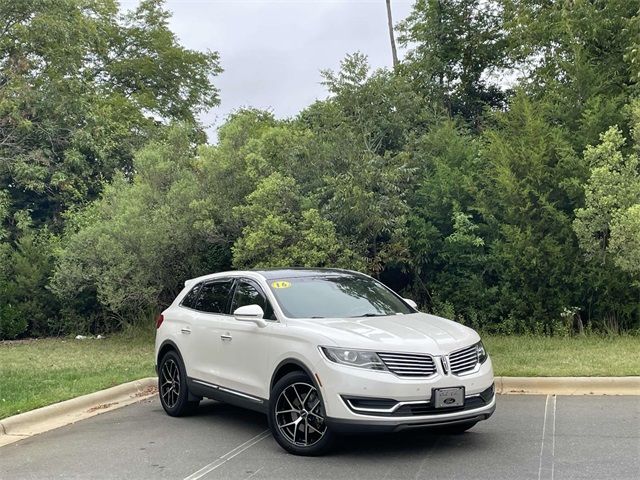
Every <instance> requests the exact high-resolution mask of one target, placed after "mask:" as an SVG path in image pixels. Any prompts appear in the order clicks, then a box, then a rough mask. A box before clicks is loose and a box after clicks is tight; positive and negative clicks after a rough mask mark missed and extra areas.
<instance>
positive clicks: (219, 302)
mask: <svg viewBox="0 0 640 480" xmlns="http://www.w3.org/2000/svg"><path fill="white" fill-rule="evenodd" d="M232 285H233V281H232V280H222V281H218V282H209V283H205V284H204V285H203V286H202V291H201V292H200V297H199V298H198V301H197V302H196V307H195V308H196V310H200V311H202V312H207V313H227V303H228V300H229V293H231V286H232Z"/></svg>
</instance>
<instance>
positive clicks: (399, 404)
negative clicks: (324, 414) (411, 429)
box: [340, 387, 480, 413]
mask: <svg viewBox="0 0 640 480" xmlns="http://www.w3.org/2000/svg"><path fill="white" fill-rule="evenodd" d="M445 388H446V387H445ZM479 396H480V394H479V393H475V394H473V395H467V396H465V397H464V399H465V400H467V399H469V398H476V397H479ZM340 398H341V399H342V401H343V402H345V403H347V407H349V408H351V409H352V410H355V411H357V412H373V413H393V412H395V411H396V410H398V409H399V408H400V407H402V406H404V405H420V404H425V405H428V404H430V403H431V399H429V400H414V401H410V402H409V401H407V402H397V403H396V404H395V405H394V406H393V407H391V408H367V407H356V406H355V405H354V404H353V403H351V399H345V398H343V397H342V395H340Z"/></svg>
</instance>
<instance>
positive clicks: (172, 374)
mask: <svg viewBox="0 0 640 480" xmlns="http://www.w3.org/2000/svg"><path fill="white" fill-rule="evenodd" d="M158 372H159V373H158V393H159V395H160V403H161V404H162V408H164V411H165V412H167V413H168V414H169V415H171V416H172V417H182V416H185V415H189V414H192V413H193V412H194V411H195V410H196V409H197V407H198V404H199V403H200V402H199V401H198V400H189V389H188V387H187V374H186V372H185V369H184V364H183V363H182V359H181V358H180V356H179V355H178V354H177V353H176V352H174V351H169V352H167V353H166V354H165V355H164V356H163V357H162V359H161V360H160V365H159V368H158Z"/></svg>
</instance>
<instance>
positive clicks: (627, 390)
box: [495, 376, 640, 395]
mask: <svg viewBox="0 0 640 480" xmlns="http://www.w3.org/2000/svg"><path fill="white" fill-rule="evenodd" d="M495 380H496V392H497V393H500V394H502V395H507V394H531V395H640V376H638V377H496V379H495Z"/></svg>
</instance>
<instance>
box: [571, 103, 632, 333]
mask: <svg viewBox="0 0 640 480" xmlns="http://www.w3.org/2000/svg"><path fill="white" fill-rule="evenodd" d="M634 111H635V113H636V123H635V128H634V131H635V132H638V131H639V129H640V121H638V120H640V115H638V114H639V113H640V105H639V104H638V103H636V104H635V105H634ZM624 144H625V139H624V137H623V135H622V132H621V131H620V129H619V128H617V127H611V128H610V129H609V130H607V132H605V133H604V134H603V135H602V136H601V143H600V144H599V145H597V146H595V147H589V148H587V150H586V151H585V160H586V161H587V162H588V164H589V165H590V166H591V173H590V177H589V180H588V182H587V183H586V185H585V187H584V189H585V197H586V199H585V205H584V207H582V208H579V209H578V210H576V218H575V220H574V222H573V228H574V230H575V232H576V235H577V236H578V240H579V242H580V248H581V250H582V251H583V252H584V254H585V256H586V259H587V261H588V262H589V264H590V265H591V267H592V268H593V269H594V275H593V278H594V287H595V289H596V293H597V294H598V295H599V296H600V297H603V301H602V302H603V303H605V305H607V307H608V311H606V312H604V314H605V316H606V318H607V319H608V327H609V328H612V329H614V330H618V329H619V328H620V327H621V326H622V327H624V326H625V323H628V322H629V321H630V318H631V315H632V314H633V311H634V310H636V311H637V314H638V316H640V307H639V306H638V305H637V304H636V305H635V306H634V304H633V303H628V302H620V301H619V299H620V298H622V297H623V293H622V292H624V291H625V290H626V291H627V292H628V293H630V292H629V290H630V289H631V288H632V286H633V287H635V289H636V290H638V288H639V287H640V228H639V227H640V160H639V159H638V155H637V151H638V145H640V144H637V145H636V152H633V153H630V154H627V155H625V154H624V153H623V149H624ZM620 290H622V292H620ZM612 299H616V301H613V302H612V301H611V300H612Z"/></svg>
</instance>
